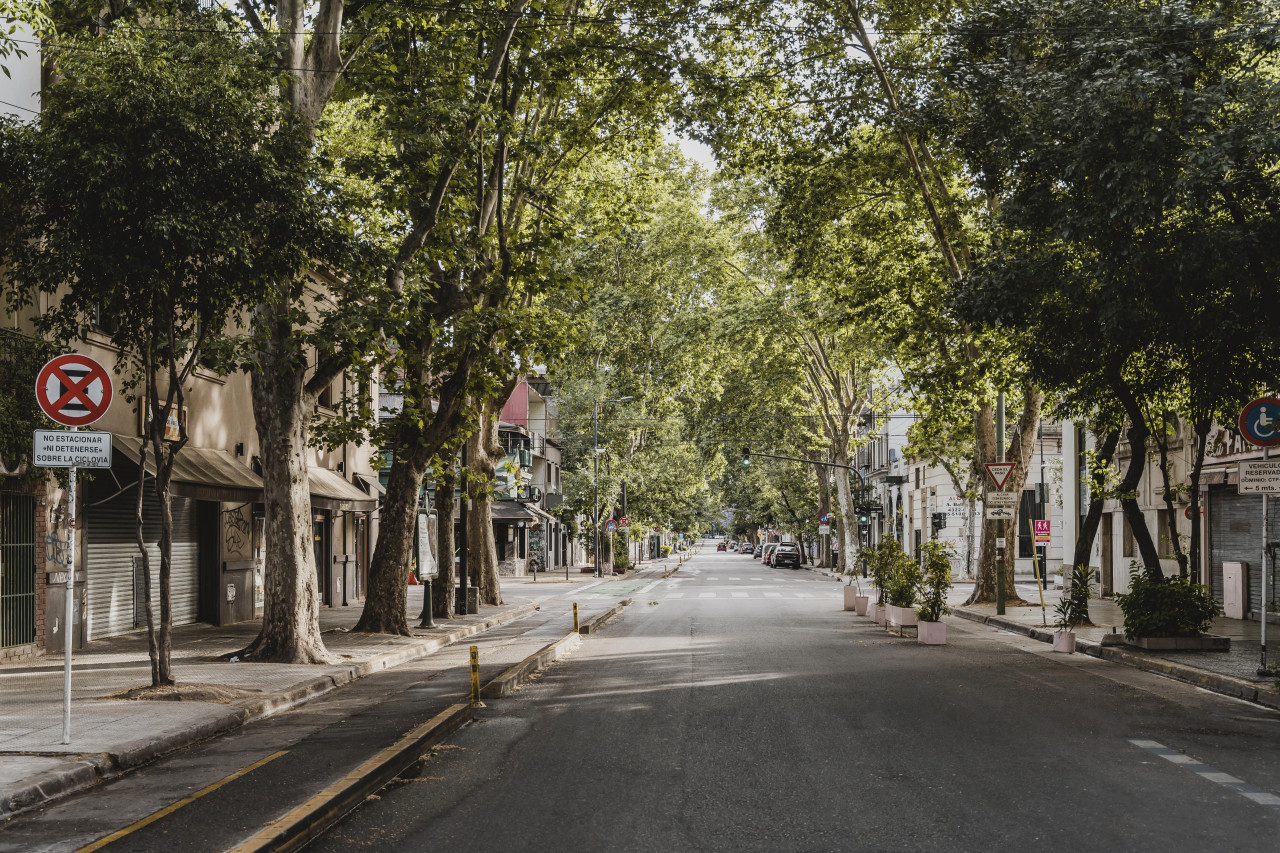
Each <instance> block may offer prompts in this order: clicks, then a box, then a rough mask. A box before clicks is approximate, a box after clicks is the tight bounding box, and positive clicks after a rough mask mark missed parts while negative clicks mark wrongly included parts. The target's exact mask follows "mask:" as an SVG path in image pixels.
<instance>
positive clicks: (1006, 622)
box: [951, 607, 1280, 711]
mask: <svg viewBox="0 0 1280 853" xmlns="http://www.w3.org/2000/svg"><path fill="white" fill-rule="evenodd" d="M951 613H952V615H955V616H959V617H960V618H961V619H967V620H969V621H970V622H979V623H981V624H983V625H989V626H991V627H992V628H999V629H1000V630H1002V631H1008V632H1010V633H1013V634H1021V635H1022V636H1024V637H1030V638H1031V639H1033V640H1039V641H1040V642H1042V643H1052V642H1053V632H1052V631H1048V630H1045V629H1042V628H1034V627H1031V626H1029V625H1023V624H1021V623H1019V622H1014V621H1013V620H1012V619H1007V618H1005V617H1003V616H984V615H982V614H981V613H975V612H973V611H971V610H964V609H963V608H960V607H953V608H951ZM1076 649H1077V650H1078V651H1080V652H1082V653H1084V654H1086V655H1089V656H1091V657H1095V658H1098V659H1100V660H1106V661H1111V662H1113V663H1121V664H1124V665H1126V666H1131V667H1133V668H1134V669H1140V670H1142V671H1143V672H1150V673H1153V674H1155V675H1163V676H1165V677H1166V678H1172V679H1174V680H1175V681H1181V682H1183V683H1185V684H1190V685H1192V686H1193V687H1199V688H1202V689H1204V690H1208V691H1210V692H1211V693H1218V694H1221V695H1223V696H1230V697H1232V698H1234V699H1243V700H1244V701H1246V702H1252V703H1254V704H1256V705H1263V706H1265V707H1268V708H1274V709H1276V710H1278V711H1280V693H1276V692H1275V691H1273V690H1267V689H1266V688H1264V687H1260V686H1259V685H1257V684H1254V683H1253V682H1250V681H1245V680H1244V679H1243V678H1236V677H1234V676H1230V675H1222V674H1221V673H1217V672H1209V671H1208V670H1204V669H1200V668H1198V667H1194V666H1188V665H1187V664H1184V663H1176V662H1174V661H1167V660H1164V659H1163V658H1157V657H1152V656H1151V655H1145V654H1143V653H1141V652H1135V651H1133V650H1132V649H1127V648H1122V647H1120V646H1112V645H1103V644H1101V643H1095V642H1092V641H1090V640H1081V639H1078V638H1077V639H1076Z"/></svg>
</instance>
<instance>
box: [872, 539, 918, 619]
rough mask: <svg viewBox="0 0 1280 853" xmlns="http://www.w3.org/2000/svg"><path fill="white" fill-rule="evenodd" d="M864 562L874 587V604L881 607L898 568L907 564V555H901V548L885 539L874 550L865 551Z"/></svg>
mask: <svg viewBox="0 0 1280 853" xmlns="http://www.w3.org/2000/svg"><path fill="white" fill-rule="evenodd" d="M866 560H867V573H868V574H870V575H871V581H872V583H874V584H875V587H876V595H877V598H876V604H877V605H883V604H885V596H886V595H888V592H889V588H890V587H891V586H892V585H893V582H894V578H895V577H896V575H897V573H898V569H899V567H900V566H901V565H902V564H903V563H907V562H909V561H908V560H907V555H906V554H904V553H902V548H901V546H899V545H898V543H897V542H894V541H893V540H891V539H886V540H883V541H881V542H880V543H879V544H878V545H876V546H875V547H874V548H869V549H867V552H866Z"/></svg>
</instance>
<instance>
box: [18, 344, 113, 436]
mask: <svg viewBox="0 0 1280 853" xmlns="http://www.w3.org/2000/svg"><path fill="white" fill-rule="evenodd" d="M113 393H114V391H113V389H112V386H111V374H110V373H108V372H107V369H106V368H105V367H103V366H102V365H101V364H99V363H98V362H97V361H95V360H94V359H92V358H90V357H89V356H87V355H81V354H80V353H76V352H73V353H67V354H65V355H59V356H56V357H54V358H51V359H49V361H48V362H47V363H46V364H45V366H44V367H42V368H40V373H38V374H37V375H36V403H38V404H39V406H40V409H41V411H43V412H44V413H45V414H46V415H48V416H49V419H50V420H51V421H53V422H54V423H56V424H61V425H62V426H67V427H82V426H88V425H89V424H91V423H93V422H94V421H96V420H97V419H98V418H100V417H102V416H103V415H105V414H106V413H107V409H108V408H110V406H111V397H112V394H113Z"/></svg>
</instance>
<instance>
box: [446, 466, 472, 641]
mask: <svg viewBox="0 0 1280 853" xmlns="http://www.w3.org/2000/svg"><path fill="white" fill-rule="evenodd" d="M459 467H460V468H461V471H459V474H460V475H461V477H460V479H461V480H462V497H461V498H459V499H458V521H459V523H460V524H461V527H462V547H460V548H459V549H458V552H459V554H458V556H459V558H460V559H459V561H458V600H457V601H455V602H454V603H453V612H454V613H456V614H457V615H459V616H466V615H467V563H468V562H469V558H468V556H467V500H468V498H467V445H466V444H465V443H464V444H463V445H462V464H461V465H460V466H459ZM450 500H452V497H451V498H450Z"/></svg>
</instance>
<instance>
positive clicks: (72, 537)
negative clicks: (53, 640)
mask: <svg viewBox="0 0 1280 853" xmlns="http://www.w3.org/2000/svg"><path fill="white" fill-rule="evenodd" d="M74 431H75V427H72V432H74ZM75 605H76V466H74V465H72V466H71V468H70V470H69V473H68V474H67V606H66V607H65V608H64V610H63V617H62V619H63V621H62V647H63V652H64V655H63V669H62V742H63V743H71V644H72V642H73V633H74V632H73V631H72V625H73V624H74V622H75Z"/></svg>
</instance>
